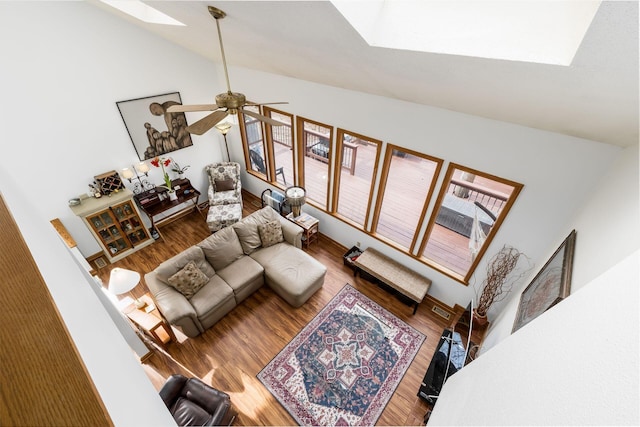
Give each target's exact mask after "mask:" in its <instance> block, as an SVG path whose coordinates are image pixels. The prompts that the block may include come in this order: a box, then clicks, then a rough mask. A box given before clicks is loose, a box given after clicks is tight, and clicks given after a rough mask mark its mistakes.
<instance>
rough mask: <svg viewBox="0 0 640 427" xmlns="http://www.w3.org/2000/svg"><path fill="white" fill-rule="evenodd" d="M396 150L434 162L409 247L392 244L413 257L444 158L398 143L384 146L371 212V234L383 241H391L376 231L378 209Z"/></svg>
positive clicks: (380, 206) (380, 207)
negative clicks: (431, 175) (378, 182)
mask: <svg viewBox="0 0 640 427" xmlns="http://www.w3.org/2000/svg"><path fill="white" fill-rule="evenodd" d="M394 150H397V151H402V152H404V153H407V154H410V155H413V156H416V157H420V158H422V159H425V160H430V161H432V162H434V163H435V164H436V167H435V170H434V172H433V178H432V179H431V184H430V185H429V190H428V191H427V197H426V198H425V201H424V204H423V206H422V211H421V213H420V218H421V219H420V220H418V224H417V225H416V229H415V231H414V234H413V239H412V241H411V245H410V247H409V248H405V247H404V246H401V245H400V244H399V243H395V242H394V244H393V245H392V246H393V247H395V248H402V251H403V252H405V253H407V254H408V255H410V256H412V257H414V255H413V253H414V252H415V247H416V245H417V242H418V236H419V235H420V230H421V229H422V226H423V221H424V216H425V215H426V213H427V209H428V207H429V202H430V201H431V198H432V197H433V192H434V190H435V186H436V182H437V181H438V177H439V176H440V172H441V170H442V165H443V163H444V160H442V159H439V158H437V157H433V156H429V155H428V154H424V153H420V152H418V151H414V150H411V149H408V148H404V147H401V146H399V145H395V144H387V146H386V148H385V154H384V162H383V164H382V172H381V176H380V184H379V185H378V195H377V198H376V205H375V209H374V212H373V221H372V224H371V231H370V233H371V235H373V236H374V237H376V238H378V239H379V240H382V241H384V242H393V241H392V240H391V239H389V238H388V237H385V236H382V235H380V234H378V233H377V232H376V230H377V228H378V222H379V220H380V210H381V209H382V201H383V199H384V193H385V191H386V189H387V177H388V176H389V168H390V167H391V159H392V157H393V151H394Z"/></svg>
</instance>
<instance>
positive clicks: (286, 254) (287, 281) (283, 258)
mask: <svg viewBox="0 0 640 427" xmlns="http://www.w3.org/2000/svg"><path fill="white" fill-rule="evenodd" d="M251 258H253V259H254V260H256V261H257V262H258V263H259V264H260V265H262V266H263V267H264V276H265V282H266V283H267V285H269V286H270V287H271V289H273V290H274V291H275V292H276V293H277V294H278V295H280V296H281V297H282V298H283V299H284V300H285V301H287V302H288V303H289V304H291V305H292V306H293V307H300V306H301V305H302V304H304V303H305V302H306V301H307V300H308V299H309V298H310V297H311V295H313V294H314V293H315V292H316V291H317V290H318V289H320V288H321V287H322V285H323V283H324V276H325V274H326V272H327V267H325V266H324V265H322V263H320V262H319V261H317V260H316V259H315V258H313V257H312V256H311V255H309V254H308V253H306V252H304V251H303V250H300V249H298V248H296V247H294V246H292V245H290V244H288V243H278V244H275V245H273V246H270V247H268V248H262V249H260V250H258V251H255V252H254V253H252V254H251Z"/></svg>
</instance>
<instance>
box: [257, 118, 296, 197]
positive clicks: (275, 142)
mask: <svg viewBox="0 0 640 427" xmlns="http://www.w3.org/2000/svg"><path fill="white" fill-rule="evenodd" d="M264 114H265V116H267V117H271V118H272V119H274V120H277V121H279V122H282V123H283V125H282V126H271V125H269V124H267V125H266V126H265V130H266V139H267V149H268V151H269V155H268V156H267V158H268V159H269V163H270V164H271V159H273V164H272V165H271V167H270V168H269V170H273V171H275V173H274V176H272V177H271V179H270V180H271V181H272V182H273V183H274V184H276V185H278V186H280V187H282V188H286V187H288V186H291V185H293V184H294V182H295V181H294V179H295V178H294V173H293V164H294V160H293V159H294V155H293V146H294V144H293V115H292V114H289V113H285V112H282V111H278V110H274V109H273V108H269V107H264Z"/></svg>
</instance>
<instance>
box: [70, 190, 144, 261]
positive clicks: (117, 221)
mask: <svg viewBox="0 0 640 427" xmlns="http://www.w3.org/2000/svg"><path fill="white" fill-rule="evenodd" d="M71 210H72V211H73V213H74V214H75V215H77V216H79V217H80V218H82V220H83V221H84V223H85V225H86V226H87V228H89V230H90V231H91V234H93V236H94V237H95V239H96V240H97V242H98V244H100V247H101V248H102V251H103V252H104V254H105V255H106V256H107V258H108V259H109V261H111V262H115V261H118V260H120V259H122V258H124V257H126V256H127V255H129V254H131V253H133V252H135V251H136V250H138V249H140V248H143V247H145V246H147V245H150V244H151V243H153V241H154V240H153V239H152V238H151V236H150V235H149V232H148V231H147V229H146V227H145V226H144V223H143V222H142V220H141V217H140V212H139V211H138V207H137V206H136V204H135V203H134V202H133V193H132V192H131V191H129V190H126V189H125V190H121V191H119V192H117V193H112V194H111V196H105V197H101V198H99V199H85V200H83V202H82V203H81V204H80V205H77V206H72V207H71Z"/></svg>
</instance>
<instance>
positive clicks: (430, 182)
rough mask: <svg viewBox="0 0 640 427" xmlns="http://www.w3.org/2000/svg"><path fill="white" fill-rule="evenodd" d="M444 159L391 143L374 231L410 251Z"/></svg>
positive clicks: (385, 160)
mask: <svg viewBox="0 0 640 427" xmlns="http://www.w3.org/2000/svg"><path fill="white" fill-rule="evenodd" d="M441 167H442V160H440V159H436V158H434V157H430V156H427V155H426V154H422V153H418V152H416V151H412V150H408V149H406V148H401V147H398V146H396V145H392V144H387V149H386V153H385V157H384V166H383V170H382V177H381V179H380V187H379V190H378V201H377V206H376V210H375V213H374V219H373V222H374V224H373V232H374V233H375V235H376V236H378V237H383V238H384V239H385V240H386V241H388V242H389V243H391V244H393V245H394V246H399V247H400V248H401V249H403V250H404V251H407V252H410V251H411V250H412V249H413V247H414V246H415V242H416V238H417V231H418V226H419V225H420V224H421V219H422V218H423V217H424V215H425V212H426V208H427V205H428V203H429V199H430V197H431V194H432V193H433V188H434V185H435V181H436V178H437V176H438V174H439V173H440V169H441Z"/></svg>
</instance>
